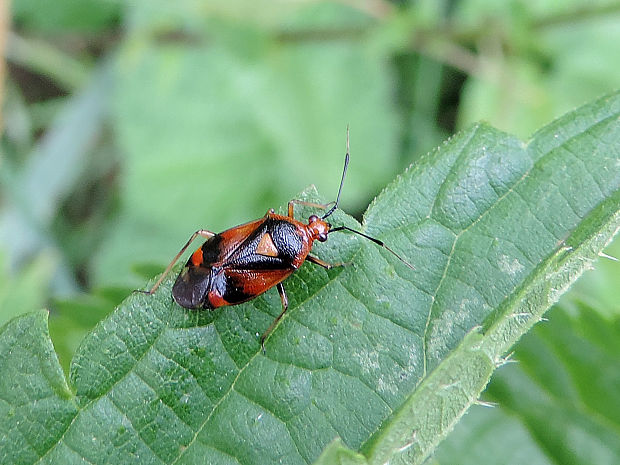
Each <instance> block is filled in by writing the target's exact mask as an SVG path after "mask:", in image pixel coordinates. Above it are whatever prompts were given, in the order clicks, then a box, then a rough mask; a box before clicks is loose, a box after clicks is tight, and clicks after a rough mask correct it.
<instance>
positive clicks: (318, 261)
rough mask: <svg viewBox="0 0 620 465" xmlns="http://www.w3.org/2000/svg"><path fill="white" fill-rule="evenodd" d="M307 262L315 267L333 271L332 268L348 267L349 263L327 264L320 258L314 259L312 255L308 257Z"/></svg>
mask: <svg viewBox="0 0 620 465" xmlns="http://www.w3.org/2000/svg"><path fill="white" fill-rule="evenodd" d="M306 260H308V261H309V262H312V263H314V264H315V265H319V266H322V267H323V268H325V269H326V270H331V269H332V268H336V267H337V266H347V265H349V263H344V262H338V263H327V262H324V261H323V260H321V259H320V258H316V257H313V256H312V255H308V256H307V257H306Z"/></svg>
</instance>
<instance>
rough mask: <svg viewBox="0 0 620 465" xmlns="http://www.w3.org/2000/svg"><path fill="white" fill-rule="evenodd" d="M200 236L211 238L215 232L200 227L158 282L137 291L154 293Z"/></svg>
mask: <svg viewBox="0 0 620 465" xmlns="http://www.w3.org/2000/svg"><path fill="white" fill-rule="evenodd" d="M198 236H201V237H204V238H205V239H209V238H211V237H213V236H215V233H214V232H211V231H207V230H206V229H199V230H198V231H196V232H195V233H194V234H192V236H191V237H190V238H189V240H188V241H187V242H186V243H185V245H184V246H183V248H182V249H181V250H179V253H178V254H176V256H175V257H174V258H173V259H172V261H171V262H170V264H169V265H168V266H167V267H166V269H165V270H164V272H163V273H162V274H161V276H160V277H159V279H158V280H157V282H156V283H155V284H153V287H152V288H151V289H150V290H148V291H137V292H142V293H143V294H149V295H152V294H154V293H155V291H156V290H157V288H158V287H159V285H160V284H161V283H162V282H163V280H164V279H165V278H166V276H168V273H170V270H172V267H173V266H174V264H175V263H176V262H177V261H178V260H179V258H180V257H181V255H183V252H185V251H186V250H187V248H188V247H189V246H190V244H191V243H192V242H193V241H194V239H196V238H197V237H198Z"/></svg>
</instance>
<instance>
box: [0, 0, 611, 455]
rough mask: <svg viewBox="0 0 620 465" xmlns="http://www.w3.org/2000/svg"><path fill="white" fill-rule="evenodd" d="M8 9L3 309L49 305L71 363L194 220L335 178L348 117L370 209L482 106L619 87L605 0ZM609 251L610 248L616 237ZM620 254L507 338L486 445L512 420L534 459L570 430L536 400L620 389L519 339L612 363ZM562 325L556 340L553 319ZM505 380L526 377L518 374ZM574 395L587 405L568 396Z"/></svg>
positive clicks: (351, 205) (527, 119)
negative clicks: (536, 411) (549, 432)
mask: <svg viewBox="0 0 620 465" xmlns="http://www.w3.org/2000/svg"><path fill="white" fill-rule="evenodd" d="M11 8H12V11H11V15H12V20H11V21H12V24H11V23H10V22H6V24H5V25H4V29H3V30H2V31H0V36H1V38H2V40H0V43H5V44H6V46H5V53H4V56H5V58H6V67H5V74H4V76H2V79H3V81H4V92H3V98H2V102H3V107H2V129H3V135H2V141H1V146H0V150H1V153H0V157H1V158H0V257H2V260H1V262H2V263H1V265H2V267H1V268H0V274H1V279H2V282H1V284H2V285H1V286H0V322H4V321H7V320H8V319H9V318H11V317H12V316H15V315H17V314H21V313H24V312H26V311H29V310H36V309H38V308H41V307H43V306H47V307H49V308H51V310H52V314H51V319H50V331H51V333H52V337H53V339H54V342H55V345H56V349H57V350H58V352H59V356H60V360H61V363H62V364H63V366H64V367H65V369H66V368H67V367H68V363H69V361H70V356H71V354H72V352H73V351H74V350H75V348H76V346H77V344H78V343H79V341H80V340H81V339H82V337H83V335H84V334H85V333H86V331H87V330H88V329H90V328H91V327H92V326H93V325H94V324H95V323H96V322H97V321H99V320H100V319H101V318H102V317H103V316H104V315H105V314H106V313H108V312H109V311H111V310H112V308H113V307H114V306H115V305H116V304H118V303H119V302H120V301H121V300H122V298H123V297H124V296H126V295H127V294H128V293H129V292H130V291H131V289H134V288H136V287H141V286H143V285H144V283H145V281H146V279H145V278H146V277H147V276H152V275H154V274H155V273H156V272H157V271H158V270H161V269H163V266H164V265H165V264H166V263H167V261H168V260H169V259H170V258H171V257H172V256H173V255H174V254H175V253H176V252H177V250H178V248H179V247H180V246H181V245H182V244H183V243H184V241H185V240H186V239H187V237H189V235H190V234H191V233H192V232H193V231H194V230H196V229H197V228H199V227H205V228H208V229H212V230H221V229H225V228H228V227H230V226H233V225H235V224H238V223H242V222H244V221H247V220H249V219H253V218H257V217H259V216H261V215H263V214H264V212H265V211H266V209H267V208H270V207H275V206H277V205H281V204H283V203H285V202H286V201H287V200H288V199H290V198H292V197H294V196H295V195H297V193H298V192H300V191H301V190H302V189H303V188H304V187H306V186H307V185H308V184H311V183H314V184H316V185H317V186H318V189H319V191H320V192H321V193H322V195H325V196H332V195H335V191H336V188H337V183H338V177H339V174H340V170H341V166H342V159H343V155H344V137H345V128H346V125H347V124H349V125H350V127H351V156H352V161H351V166H350V173H349V177H348V180H347V185H346V186H345V191H344V194H343V208H344V209H345V210H347V211H349V212H351V213H353V214H357V215H358V216H359V214H360V213H361V212H362V211H364V210H365V207H366V205H367V204H368V203H369V201H370V200H371V199H372V197H373V196H374V195H376V194H377V193H378V191H379V190H380V189H381V188H382V187H383V186H384V185H385V184H386V183H387V182H388V181H389V180H390V179H392V178H393V177H394V176H395V174H396V173H398V172H400V171H402V169H403V168H404V167H406V166H407V165H409V164H410V163H412V162H413V163H415V160H416V159H417V158H418V157H419V156H420V155H422V154H424V153H425V152H427V151H428V150H430V149H432V148H433V147H435V146H436V145H438V144H439V143H440V142H441V141H442V140H444V139H445V138H446V137H447V136H449V135H451V134H453V133H454V132H455V130H456V129H461V128H465V127H468V126H470V125H471V124H472V123H473V122H475V121H478V120H486V121H488V122H489V123H491V124H492V125H493V126H495V127H498V128H500V129H502V130H505V131H507V132H509V133H511V134H516V135H518V136H520V137H522V138H524V139H525V138H527V137H530V136H531V134H532V133H533V131H534V130H535V129H538V128H539V127H541V126H543V125H544V124H546V123H548V122H549V121H551V120H552V119H554V118H557V117H558V116H560V115H561V114H563V113H564V112H566V111H568V110H570V109H572V108H574V107H576V106H578V105H581V104H582V103H584V102H586V101H589V100H592V99H594V98H596V97H598V96H600V95H602V94H607V93H609V92H611V91H613V90H616V89H617V88H619V87H620V69H618V67H620V60H618V52H617V50H618V47H617V44H618V40H619V39H620V3H619V2H617V1H615V0H614V1H598V2H592V1H590V2H587V1H585V0H571V1H567V2H556V1H551V0H545V1H541V2H536V3H533V2H527V1H524V0H506V1H501V2H496V1H490V0H463V1H458V2H454V1H447V0H443V1H431V0H423V1H418V2H413V1H407V0H405V1H394V2H388V1H371V2H364V3H360V4H355V3H351V2H318V1H312V0H311V1H307V2H270V3H268V4H261V5H258V4H256V3H255V2H249V1H239V2H224V1H216V2H203V1H199V0H182V1H178V2H173V3H171V2H168V1H164V0H141V1H133V2H126V3H124V2H117V1H112V0H109V1H97V0H88V1H81V2H74V1H70V0H62V1H61V0H57V1H54V2H39V1H34V0H13V2H12V3H11ZM612 168H613V167H612ZM608 253H609V254H610V255H613V256H616V257H618V256H620V246H618V241H616V244H615V245H612V246H610V248H609V251H608ZM619 269H620V266H619V265H618V263H616V262H613V261H610V260H603V259H601V261H599V263H598V264H597V265H596V269H595V270H594V271H593V272H591V273H589V274H588V275H586V276H585V277H584V279H583V280H581V281H580V282H579V283H578V284H577V285H576V286H575V287H574V289H573V290H572V292H571V294H570V295H568V296H567V297H566V298H565V300H564V301H563V302H562V304H561V305H560V306H559V307H558V309H557V310H553V311H552V313H551V317H550V322H549V323H547V324H545V325H544V326H543V327H542V328H539V329H537V330H536V331H534V333H533V334H532V335H529V336H528V338H527V339H526V340H524V343H523V347H524V349H522V350H523V352H521V349H520V348H518V349H517V350H516V355H515V358H516V359H518V360H522V362H521V364H520V365H519V366H517V367H516V368H515V367H513V366H510V367H508V368H506V369H504V370H503V371H502V372H500V375H499V376H498V381H497V382H496V383H494V384H492V385H491V388H490V389H489V393H488V398H489V399H490V400H493V401H495V402H497V403H498V404H500V405H505V406H506V409H505V410H504V409H503V408H502V409H495V410H493V411H492V413H489V414H488V415H489V416H488V417H485V413H484V412H486V410H485V411H482V412H483V413H479V412H475V413H474V414H473V415H472V416H471V418H472V419H470V418H469V417H466V419H465V421H464V422H463V423H462V425H472V431H476V433H473V432H472V431H469V432H468V433H467V434H469V435H471V436H473V435H476V439H477V440H479V443H480V444H482V446H481V447H485V446H484V444H487V445H488V444H489V443H493V442H500V443H504V442H505V441H507V439H504V438H507V437H510V438H511V439H512V438H514V437H519V438H521V439H520V441H522V443H523V444H526V445H527V447H526V448H525V449H524V450H526V452H523V453H524V456H525V457H526V459H523V456H521V455H519V451H517V450H516V448H515V457H516V458H515V460H517V461H515V462H514V463H522V462H523V461H525V460H530V461H532V462H534V463H547V462H546V460H560V461H561V460H563V459H565V458H566V457H568V455H562V454H563V452H561V451H562V450H566V447H567V444H565V443H562V442H560V441H557V440H555V439H554V438H553V437H546V436H543V435H542V433H540V424H539V423H540V422H539V420H538V419H536V418H533V416H532V415H531V414H530V412H529V411H528V408H531V407H532V406H531V405H529V406H528V405H525V406H524V404H523V402H525V404H527V398H528V396H530V395H531V396H532V398H533V399H536V400H537V402H539V404H538V405H540V406H541V408H543V407H544V408H547V409H550V410H551V409H556V411H557V409H558V405H561V406H562V407H565V408H566V409H567V410H568V411H569V414H571V415H572V418H573V419H574V420H575V422H576V424H577V426H580V427H581V426H583V425H585V424H589V423H587V421H591V420H592V418H594V419H595V420H598V419H600V418H601V417H600V416H599V415H600V412H598V411H597V410H596V409H595V408H594V407H593V406H592V402H593V400H592V399H599V400H600V399H605V400H606V401H608V403H613V402H616V403H617V404H618V403H619V402H620V401H618V399H617V394H616V395H615V396H614V390H613V389H612V388H608V389H601V390H597V391H594V390H590V391H588V390H584V389H583V388H580V386H582V385H583V380H588V379H592V377H593V374H592V373H589V372H586V371H585V370H583V369H582V368H580V366H581V365H580V362H579V360H578V359H577V357H576V356H573V354H568V355H567V356H566V357H564V358H563V359H562V361H561V363H560V362H558V364H559V366H565V367H566V371H567V372H570V373H571V376H570V377H569V376H568V375H566V373H564V375H562V376H564V378H560V380H561V381H562V380H563V384H561V388H562V391H561V392H570V393H572V394H571V396H572V397H570V398H569V400H565V399H564V398H562V399H560V400H561V401H562V402H565V403H563V404H562V403H561V402H559V401H558V396H557V395H556V396H554V395H553V392H551V394H550V393H549V390H550V389H551V390H552V389H553V388H545V387H542V388H541V387H539V386H555V387H558V386H560V384H558V380H553V379H539V378H537V376H536V374H537V373H540V371H541V370H540V367H537V364H536V361H535V360H534V359H535V358H536V357H526V356H525V355H524V356H523V357H521V356H520V353H523V354H527V353H528V352H527V351H528V347H529V350H530V351H534V352H535V350H534V349H533V348H537V347H539V346H548V345H550V344H555V346H554V347H555V350H556V351H558V352H561V347H563V345H571V344H578V346H579V347H580V348H582V349H583V355H584V356H585V355H589V356H590V357H591V358H590V364H591V365H592V366H597V367H598V366H600V367H601V369H604V368H605V367H607V366H609V364H613V363H615V362H614V360H613V358H612V359H610V358H609V356H608V355H609V354H608V349H601V348H597V346H596V344H594V342H596V343H597V344H598V345H606V346H607V348H609V347H615V346H614V344H615V342H614V341H615V337H616V336H614V334H615V333H613V331H612V330H610V328H614V327H615V325H617V324H618V323H617V322H618V318H619V314H620V303H619V300H618V298H617V286H618V283H620V270H619ZM145 270H148V271H146V272H145ZM145 273H146V276H145ZM590 320H592V321H593V322H595V323H596V326H594V323H593V326H592V327H588V326H587V324H586V323H587V322H588V321H590ZM556 326H557V328H558V329H557V332H558V334H561V335H563V336H565V339H564V342H562V343H559V342H558V341H555V340H550V338H551V335H550V334H549V333H554V331H555V330H554V329H543V328H555V327H556ZM584 328H585V329H584ZM586 330H587V331H586ZM610 331H611V332H610ZM532 341H538V342H532ZM597 341H598V342H597ZM515 373H516V374H515ZM560 375H561V374H560V373H558V377H560ZM608 375H609V376H615V375H614V372H613V370H611V371H609V372H608ZM512 377H514V385H515V386H516V385H518V386H521V387H522V389H521V392H515V391H514V390H512V389H509V387H510V386H511V385H512V383H513V381H512V379H513V378H512ZM547 378H551V377H547ZM597 379H598V378H597ZM612 381H613V380H612ZM553 383H555V384H553ZM611 386H616V385H615V384H613V382H612V384H611ZM541 391H542V392H541ZM615 392H616V393H617V392H619V391H618V390H617V389H616V390H615ZM519 395H521V396H524V397H523V398H524V399H526V400H525V401H523V400H521V401H517V400H515V399H516V398H517V397H518V396H519ZM588 399H590V400H588ZM580 405H581V406H583V405H586V406H588V408H587V409H586V411H585V413H584V411H583V410H582V411H579V412H577V413H575V409H576V408H577V407H575V406H580ZM550 410H549V411H550ZM567 415H568V414H567ZM554 418H555V417H554ZM584 418H587V421H586V420H584ZM566 421H567V420H566V418H565V417H562V418H560V417H557V420H556V423H557V424H561V423H562V422H566ZM614 421H617V420H616V419H614V418H612V419H604V421H602V422H601V424H602V426H601V425H599V426H600V427H601V428H602V430H601V431H602V433H601V434H603V436H602V437H603V438H604V437H607V436H605V434H609V431H610V430H611V431H612V432H613V431H617V429H616V427H617V424H615V423H613V422H614ZM610 425H612V426H611V427H610ZM463 431H464V430H463V428H460V429H458V430H457V431H455V434H454V435H453V437H454V438H455V439H454V441H455V442H452V443H451V442H450V441H449V442H448V443H446V444H447V445H446V446H444V447H445V448H444V449H442V450H441V451H440V453H439V454H438V456H437V457H438V458H437V459H438V460H439V461H442V462H441V463H454V460H453V459H452V458H449V459H446V457H452V456H450V455H449V451H450V448H453V449H452V450H460V451H461V452H462V451H463V450H466V449H467V447H466V446H463V445H460V446H459V442H458V441H459V440H460V441H463V442H461V443H460V444H467V445H469V444H471V439H469V438H467V437H465V439H463V438H464V436H463ZM495 431H497V432H498V433H497V434H498V436H495V435H494V432H495ZM506 431H510V432H514V436H513V435H510V434H508V433H506ZM559 435H560V433H558V434H557V436H559ZM459 438H460V439H459ZM580 440H583V441H586V439H584V438H583V436H582V435H581V433H577V439H576V441H580ZM576 443H577V442H576ZM540 444H544V446H540ZM584 444H585V445H584V447H586V445H587V444H589V443H588V442H587V441H586V442H584ZM601 444H602V446H601V449H600V450H601V454H603V455H604V453H605V447H607V446H606V445H605V444H608V443H606V442H605V440H604V439H601ZM610 447H612V446H610ZM549 449H552V450H554V451H556V452H555V453H553V454H551V453H550V452H549ZM471 450H473V451H475V448H471ZM610 450H611V449H610ZM501 451H502V452H504V451H506V449H502V450H501ZM506 452H507V451H506ZM498 453H499V452H498ZM446 454H448V455H446ZM611 456H613V454H612V455H611ZM456 457H463V463H466V462H465V460H466V459H465V456H459V455H456ZM471 457H473V458H472V459H471V460H474V461H475V460H476V457H477V456H476V455H475V454H473V455H472V456H471ZM491 457H492V455H491ZM597 457H601V456H600V455H599V456H597ZM582 458H583V463H587V461H586V460H587V458H588V457H586V456H583V457H582ZM590 458H592V457H590ZM521 459H523V460H521ZM446 460H447V461H446ZM518 460H521V462H519V461H518ZM471 463H474V462H473V461H472V462H471ZM476 463H483V462H476ZM575 463H581V462H577V461H576V462H575ZM600 463H605V462H604V460H601V461H600Z"/></svg>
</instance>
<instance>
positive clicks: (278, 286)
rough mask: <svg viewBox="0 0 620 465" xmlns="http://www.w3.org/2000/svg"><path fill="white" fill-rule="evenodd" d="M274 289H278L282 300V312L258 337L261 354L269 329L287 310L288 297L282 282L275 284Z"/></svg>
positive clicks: (273, 326)
mask: <svg viewBox="0 0 620 465" xmlns="http://www.w3.org/2000/svg"><path fill="white" fill-rule="evenodd" d="M276 289H277V290H278V294H280V300H281V301H282V313H280V314H279V315H278V317H277V318H276V319H275V320H273V323H271V325H270V326H269V328H267V331H265V332H264V333H263V335H262V336H261V337H260V345H261V347H262V348H263V354H264V353H265V339H267V337H268V336H269V334H271V331H273V328H275V327H276V325H277V324H278V321H280V319H282V317H283V316H284V314H285V313H286V311H287V310H288V298H287V297H286V292H284V286H283V285H282V283H278V284H276Z"/></svg>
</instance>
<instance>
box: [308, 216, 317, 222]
mask: <svg viewBox="0 0 620 465" xmlns="http://www.w3.org/2000/svg"><path fill="white" fill-rule="evenodd" d="M318 219H319V217H318V216H316V215H310V217H309V218H308V223H314V222H316V221H317V220H318Z"/></svg>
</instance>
